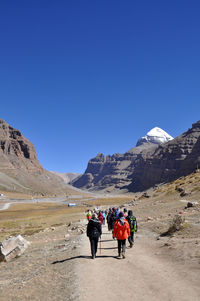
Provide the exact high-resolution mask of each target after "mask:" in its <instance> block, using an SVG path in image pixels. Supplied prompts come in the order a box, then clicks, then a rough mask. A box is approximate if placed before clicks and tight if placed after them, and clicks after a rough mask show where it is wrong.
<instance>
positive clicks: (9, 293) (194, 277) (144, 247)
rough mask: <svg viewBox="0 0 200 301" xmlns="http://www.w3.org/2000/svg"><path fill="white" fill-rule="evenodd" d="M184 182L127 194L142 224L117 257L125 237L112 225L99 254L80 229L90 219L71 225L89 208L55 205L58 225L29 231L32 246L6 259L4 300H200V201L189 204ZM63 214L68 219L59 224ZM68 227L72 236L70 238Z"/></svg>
mask: <svg viewBox="0 0 200 301" xmlns="http://www.w3.org/2000/svg"><path fill="white" fill-rule="evenodd" d="M196 180H197V179H195V180H194V179H193V178H190V179H189V178H184V179H180V180H179V181H180V183H179V184H181V185H182V186H183V187H185V188H186V187H189V186H188V185H191V183H189V182H191V181H196ZM176 185H178V183H174V182H173V183H171V184H169V185H166V186H162V187H158V188H157V190H154V191H153V190H152V191H149V192H148V194H149V196H150V197H149V198H145V197H142V196H141V195H137V196H135V199H136V200H135V201H133V202H130V198H128V199H127V200H126V201H124V202H123V205H124V206H126V207H127V209H130V208H131V209H133V211H134V214H135V215H136V217H137V219H138V225H139V230H138V233H137V235H136V240H135V245H134V247H133V249H129V248H127V251H126V259H120V260H119V259H116V255H117V249H116V247H117V243H116V241H113V240H112V236H111V234H110V233H107V230H106V227H104V230H103V232H104V234H103V235H102V242H101V250H99V251H98V254H97V258H96V259H95V260H92V259H91V258H90V247H89V241H88V239H87V237H86V235H85V234H83V235H77V234H78V231H82V230H81V229H82V228H83V227H82V224H85V220H84V222H81V223H79V224H77V225H74V224H72V225H70V226H69V227H68V226H67V225H68V222H69V221H70V218H71V219H73V220H75V219H80V218H81V217H82V216H83V214H84V209H85V208H84V207H82V208H79V210H80V213H78V212H71V213H70V212H65V214H64V213H63V215H62V214H61V212H62V210H61V211H60V209H59V210H58V209H57V210H58V211H56V210H49V212H48V214H49V215H51V214H52V216H53V217H52V220H51V219H50V220H49V225H50V224H51V227H49V228H48V230H45V231H42V232H39V233H35V234H34V235H32V236H26V239H27V240H29V241H31V246H30V247H29V248H28V249H27V250H26V252H25V253H24V254H23V255H22V256H21V257H20V258H17V259H15V260H13V261H12V262H9V263H1V264H0V266H1V274H0V293H1V300H2V301H4V300H6V301H10V300H11V301H19V300H20V301H25V300H33V301H34V300H45V301H50V300H51V301H54V300H77V301H78V300H80V301H81V300H94V299H95V300H102V299H104V300H110V301H112V300H116V298H120V297H123V296H126V297H127V298H129V299H130V298H131V300H133V299H137V300H163V301H165V300H166V301H168V300H187V301H188V300H192V301H195V300H199V299H200V287H199V283H200V271H199V268H200V235H199V234H200V204H199V202H198V203H197V205H195V207H192V208H188V209H184V207H185V205H186V203H185V202H184V200H183V199H182V198H181V197H180V196H179V194H178V193H177V191H176V190H175V188H174V187H175V186H176ZM187 198H188V200H190V201H198V200H199V195H198V193H197V192H193V194H191V195H189V196H188V197H187ZM95 202H96V201H95ZM115 202H116V203H118V202H121V203H122V200H121V201H120V199H117V200H115V199H114V198H112V199H111V200H109V199H107V205H106V201H105V200H104V206H106V207H108V206H109V205H108V204H113V205H114V204H115ZM40 206H42V205H41V204H40ZM40 210H41V208H40ZM73 210H74V209H73ZM6 211H9V210H6ZM6 211H5V212H6ZM41 212H42V211H41ZM41 212H40V214H42V213H41ZM50 212H51V214H50ZM55 212H57V215H56V216H57V218H56V217H55V215H54V214H55ZM178 213H179V215H180V216H182V217H183V218H185V223H183V225H182V227H181V229H180V230H179V231H177V232H175V233H174V234H173V235H172V236H166V237H160V234H161V233H164V232H166V231H167V229H168V228H169V226H170V223H171V222H172V220H173V218H174V216H175V215H176V214H178ZM7 214H8V212H7ZM60 214H61V215H60ZM77 214H78V215H77ZM79 214H80V215H79ZM47 216H48V215H47ZM47 216H45V215H44V219H43V222H45V220H46V218H47ZM61 216H62V218H61ZM48 218H50V217H49V216H48ZM65 218H66V219H65ZM60 219H61V220H62V223H64V220H66V223H65V224H63V225H61V226H56V223H57V224H58V221H59V220H60ZM50 221H52V223H50ZM40 222H41V221H40ZM53 224H54V226H53V227H52V225H53ZM77 227H79V228H80V229H79V228H77ZM72 229H73V230H72ZM78 229H79V230H78ZM66 233H68V234H69V235H70V237H67V238H66V239H65V234H66ZM127 247H128V244H127ZM100 251H101V253H100Z"/></svg>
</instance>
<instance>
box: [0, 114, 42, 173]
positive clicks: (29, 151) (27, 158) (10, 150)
mask: <svg viewBox="0 0 200 301" xmlns="http://www.w3.org/2000/svg"><path fill="white" fill-rule="evenodd" d="M16 168H20V169H25V170H30V171H32V170H42V166H41V165H40V163H39V161H38V160H37V155H36V151H35V147H34V146H33V144H32V143H31V142H30V141H28V140H27V139H26V138H25V137H23V135H22V134H21V132H20V131H18V130H16V129H14V128H13V127H11V126H10V125H9V124H8V123H7V122H5V121H4V120H2V119H0V170H1V171H2V170H4V169H16Z"/></svg>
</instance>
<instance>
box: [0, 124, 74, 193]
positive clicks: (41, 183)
mask: <svg viewBox="0 0 200 301" xmlns="http://www.w3.org/2000/svg"><path fill="white" fill-rule="evenodd" d="M0 189H1V191H16V192H22V193H27V194H42V195H47V194H48V195H53V194H60V193H62V194H63V193H65V192H69V191H73V188H69V186H67V185H66V183H64V182H63V181H62V179H61V178H60V177H58V176H56V175H55V174H52V173H51V172H48V171H46V170H45V169H43V168H42V166H41V165H40V163H39V161H38V159H37V154H36V150H35V147H34V145H33V144H32V143H31V142H30V141H28V140H27V139H26V138H25V137H23V135H22V134H21V132H20V131H19V130H16V129H14V128H13V127H11V126H10V125H9V124H8V123H7V122H6V121H4V120H2V119H0Z"/></svg>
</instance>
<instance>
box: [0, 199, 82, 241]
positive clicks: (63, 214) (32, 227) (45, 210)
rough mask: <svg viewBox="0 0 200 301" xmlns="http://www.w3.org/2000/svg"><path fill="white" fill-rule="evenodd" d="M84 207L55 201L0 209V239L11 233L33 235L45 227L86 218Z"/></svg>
mask: <svg viewBox="0 0 200 301" xmlns="http://www.w3.org/2000/svg"><path fill="white" fill-rule="evenodd" d="M84 216H85V215H84V208H83V207H75V208H71V207H67V205H61V204H53V203H48V204H47V203H45V204H44V203H43V204H42V203H39V204H15V205H12V206H11V207H10V208H9V209H8V210H5V211H0V241H2V240H3V239H5V238H6V237H8V236H10V235H16V234H21V235H31V234H33V233H36V232H39V231H41V230H43V229H45V228H49V227H52V226H56V225H62V224H66V223H69V222H70V221H76V220H78V219H80V218H84Z"/></svg>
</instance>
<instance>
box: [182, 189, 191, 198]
mask: <svg viewBox="0 0 200 301" xmlns="http://www.w3.org/2000/svg"><path fill="white" fill-rule="evenodd" d="M190 194H191V192H190V191H185V190H183V191H182V192H181V193H180V196H181V197H183V196H187V195H190Z"/></svg>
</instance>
